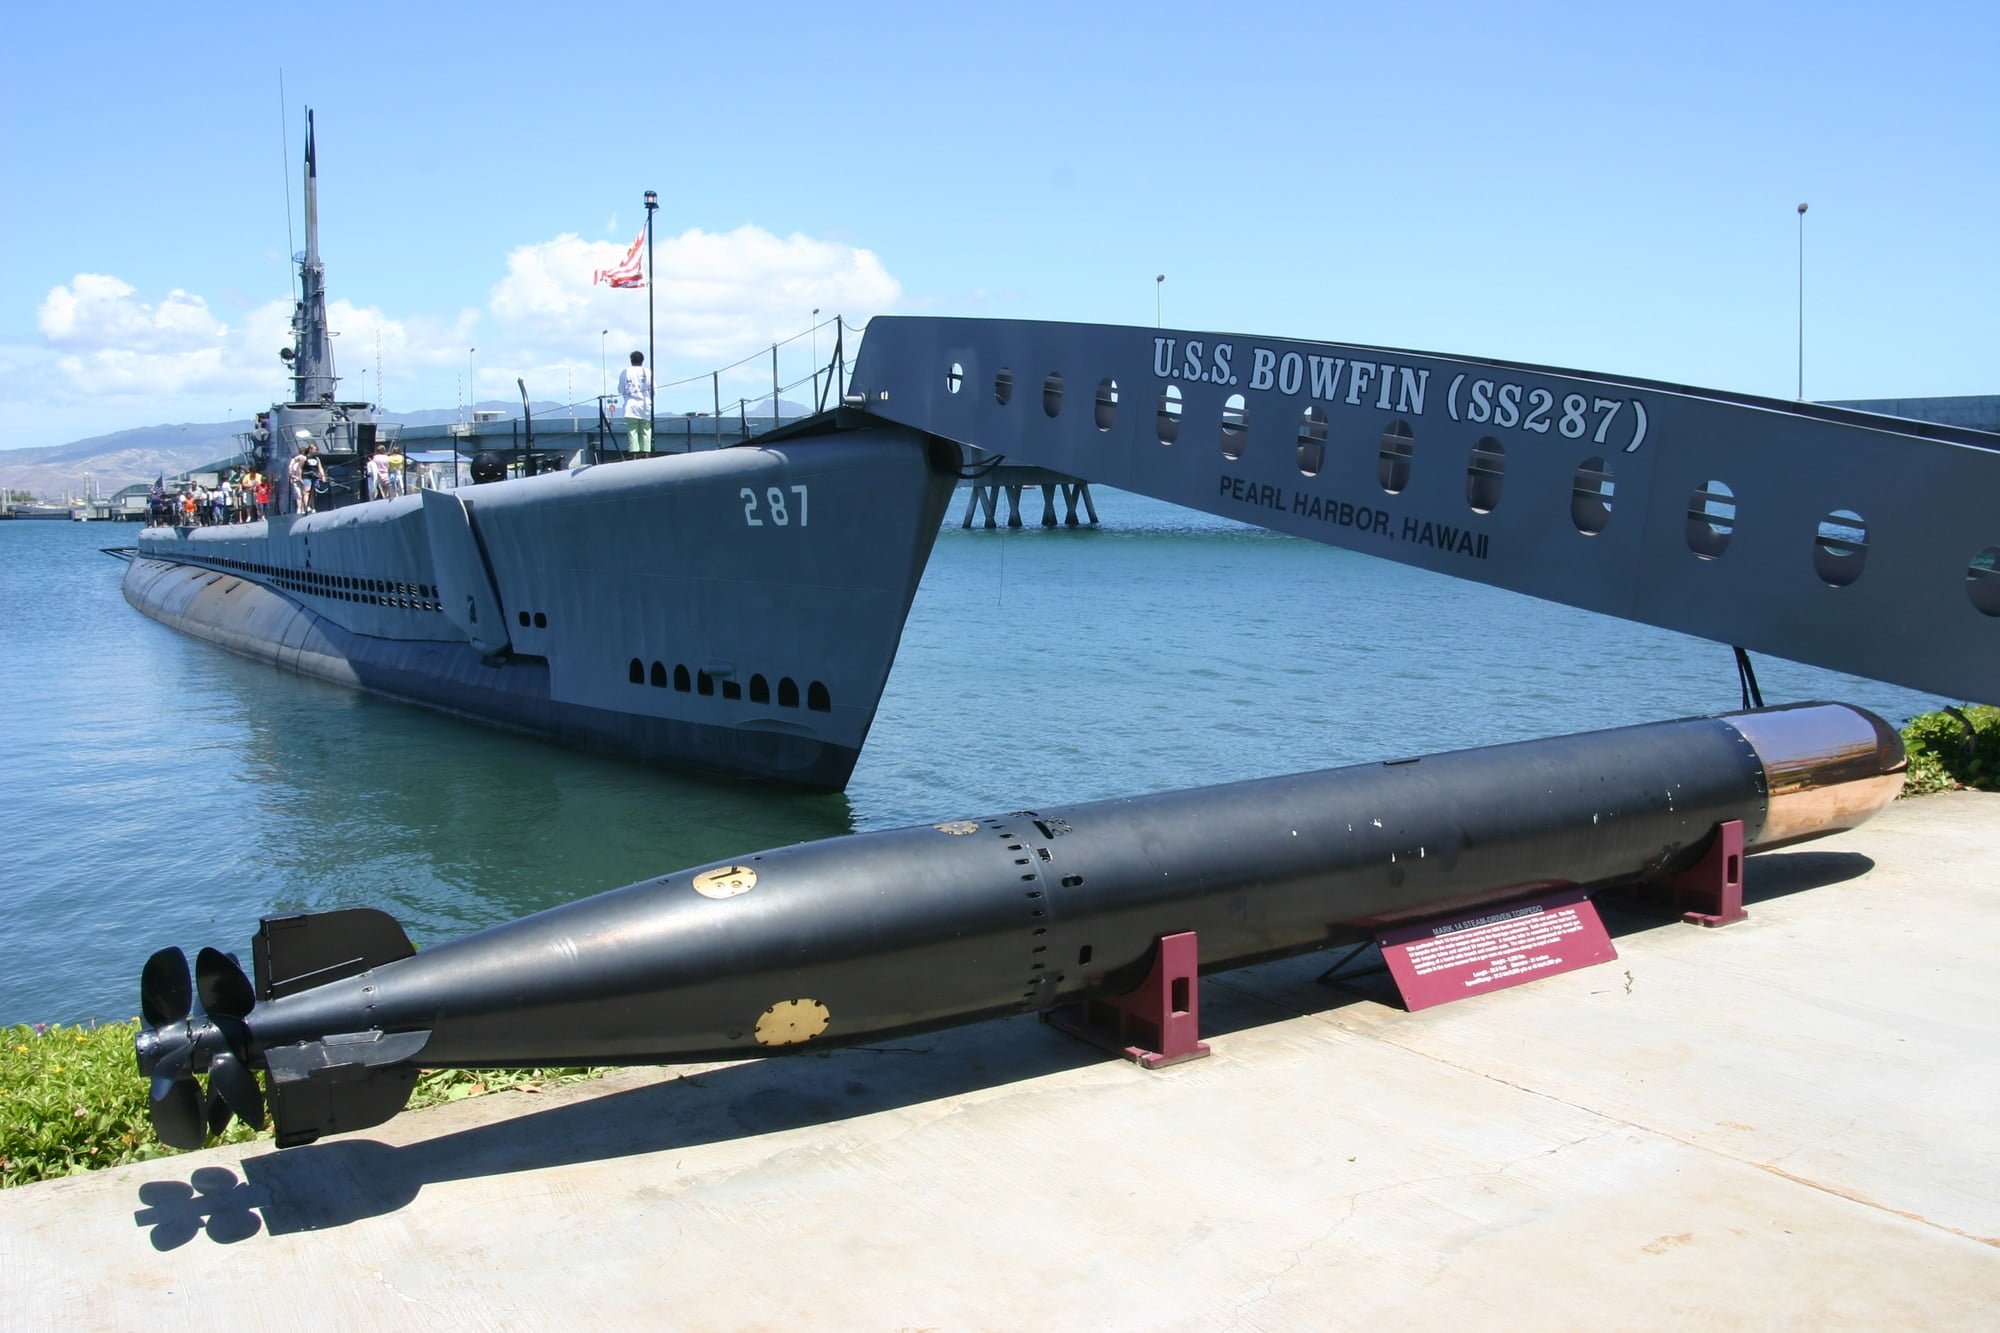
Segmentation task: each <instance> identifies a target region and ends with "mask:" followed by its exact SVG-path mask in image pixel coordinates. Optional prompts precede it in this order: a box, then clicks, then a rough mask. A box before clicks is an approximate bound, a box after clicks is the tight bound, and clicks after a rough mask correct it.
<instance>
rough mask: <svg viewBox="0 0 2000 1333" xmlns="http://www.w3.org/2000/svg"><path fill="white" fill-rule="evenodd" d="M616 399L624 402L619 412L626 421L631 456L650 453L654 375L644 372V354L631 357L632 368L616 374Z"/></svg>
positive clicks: (629, 367)
mask: <svg viewBox="0 0 2000 1333" xmlns="http://www.w3.org/2000/svg"><path fill="white" fill-rule="evenodd" d="M618 396H619V397H620V398H623V399H624V400H625V401H624V403H623V405H622V406H621V407H620V408H619V412H620V413H621V414H622V415H623V416H624V418H625V438H626V442H627V445H628V447H629V448H630V450H631V452H633V453H635V454H650V453H652V452H653V374H652V372H651V371H649V370H647V369H646V354H645V353H644V352H634V353H632V364H631V365H629V366H627V367H625V369H623V370H621V371H619V372H618Z"/></svg>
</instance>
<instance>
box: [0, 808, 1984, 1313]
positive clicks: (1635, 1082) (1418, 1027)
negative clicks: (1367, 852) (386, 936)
mask: <svg viewBox="0 0 2000 1333" xmlns="http://www.w3.org/2000/svg"><path fill="white" fill-rule="evenodd" d="M1996 829H2000V795H1995V794H1983V793H1956V794H1952V795H1948V796H1934V797H1926V798H1923V799H1920V800H1915V801H1904V802H1899V803H1897V804H1896V805H1894V806H1893V807H1891V808H1890V809H1889V810H1887V811H1885V812H1884V813H1883V814H1882V815H1880V816H1879V817H1878V818H1876V819H1875V820H1874V821H1873V822H1872V823H1870V824H1868V825H1867V826H1865V827H1863V828H1861V829H1859V830H1857V831H1854V832H1851V833H1846V834H1842V835H1839V836H1837V837H1834V838H1830V839H1826V840H1824V841H1821V842H1816V843H1812V844H1809V845H1806V846H1803V847H1799V848H1795V849H1791V850H1787V851H1780V852H1775V853H1770V854H1766V855H1762V856H1756V857H1752V858H1750V860H1749V862H1748V882H1747V893H1746V899H1747V901H1748V902H1749V903H1750V911H1751V917H1750V920H1749V921H1747V922H1744V923H1742V924H1739V925H1736V926H1732V927H1729V928H1727V929H1724V930H1720V931H1704V930H1700V929H1697V928H1694V927H1690V926H1683V925H1679V924H1672V925H1659V924H1655V923H1654V922H1652V921H1649V920H1645V919H1642V918H1638V917H1628V916H1625V915H1623V914H1620V913H1618V912H1616V911H1607V913H1606V916H1607V921H1608V922H1609V923H1610V924H1611V926H1612V928H1613V931H1614V933H1615V934H1616V935H1617V937H1618V938H1617V944H1618V949H1619V953H1620V957H1619V959H1618V960H1617V961H1616V962H1613V963H1608V964H1605V965H1603V966H1599V967H1595V968H1589V969H1585V970H1583V971H1580V972H1575V973H1571V974H1569V975H1566V976H1559V977H1552V978H1548V979H1545V980H1542V981H1539V982H1537V983H1535V984H1533V985H1528V986H1522V987H1518V988H1515V989H1512V990H1508V991H1503V992H1498V993H1494V994H1489V995H1486V996H1484V997H1481V998H1478V999H1475V1000H1471V1001H1468V1002H1465V1003H1461V1004H1456V1005H1447V1006H1444V1007H1441V1008H1437V1009H1430V1010H1425V1011H1423V1012H1420V1013H1416V1014H1409V1013H1405V1012H1403V1011H1401V1010H1400V1009H1397V1008H1392V1007H1390V1006H1388V1005H1385V1004H1382V1003H1379V1002H1376V1001H1375V1000H1371V999H1368V998H1365V997H1364V996H1363V995H1360V994H1356V993H1353V992H1347V991H1339V990H1331V989H1328V988H1326V987H1323V986H1320V985H1318V984H1316V982H1315V980H1314V978H1315V976H1316V975H1317V974H1318V973H1319V972H1320V971H1321V970H1323V969H1324V968H1325V967H1326V965H1327V964H1328V962H1329V961H1331V958H1330V956H1328V955H1314V956H1309V957H1306V958H1301V959H1293V960H1289V961H1287V962H1282V963H1276V964H1271V965H1267V966H1262V967H1257V968H1251V969H1246V970H1243V971H1238V972H1234V973H1229V974H1226V975H1224V976H1221V977H1219V978H1209V979H1206V980H1205V981H1204V983H1203V996H1202V1001H1203V1003H1202V1008H1203V1018H1204V1025H1203V1026H1204V1029H1205V1035H1206V1036H1207V1038H1208V1039H1209V1040H1210V1042H1211V1044H1212V1046H1213V1049H1214V1054H1213V1055H1212V1056H1211V1057H1210V1058H1209V1059H1206V1060H1200V1061H1196V1062H1193V1063H1191V1064H1187V1065H1182V1066H1179V1067H1176V1068H1173V1069H1168V1070H1165V1071H1162V1072H1160V1073H1153V1074H1148V1073H1144V1072H1141V1071H1140V1070H1138V1069H1136V1068H1134V1067H1132V1066H1130V1065H1127V1064H1124V1063H1122V1062H1118V1061H1113V1060H1109V1059H1107V1058H1105V1057H1102V1056H1101V1055H1099V1054H1098V1053H1096V1052H1095V1051H1093V1050H1091V1049H1089V1048H1086V1047H1084V1046H1082V1045H1081V1044H1079V1043H1077V1042H1075V1041H1073V1040H1071V1039H1070V1038H1068V1037H1065V1036H1063V1035H1061V1034H1060V1033H1057V1032H1055V1031H1054V1030H1052V1029H1050V1028H1047V1027H1045V1026H1043V1025H1041V1024H1039V1023H1037V1022H1035V1021H1033V1020H1031V1019H1010V1020H1005V1021H1001V1022H994V1023H986V1024H981V1025H977V1026H974V1027H969V1028H959V1029H955V1030H950V1031H946V1032H942V1033H936V1034H931V1035H928V1036H924V1037H921V1038H915V1039H909V1040H904V1041H900V1042H898V1043H896V1045H895V1046H893V1047H888V1048H880V1049H853V1050H844V1051H828V1052H824V1053H819V1054H808V1055H804V1056H796V1057H791V1058H788V1059H782V1060H772V1061H767V1062H751V1063H747V1064H740V1065H710V1066H698V1067H681V1068H676V1069H669V1070H662V1071H654V1070H635V1071H625V1072H621V1073H618V1074H615V1075H613V1076H611V1077H609V1078H606V1079H604V1080H602V1081H600V1082H595V1083H589V1084H582V1085H576V1086H572V1087H568V1088H564V1089H560V1090H557V1091H553V1092H549V1093H545V1094H541V1095H538V1096H530V1095H527V1094H521V1093H506V1094H500V1095H497V1096H492V1097H485V1098H478V1099H474V1100H470V1101H465V1102H459V1103H455V1104H453V1105H450V1106H447V1107H442V1108H438V1109H436V1110H431V1111H425V1112H420V1113H415V1114H410V1115H405V1116H402V1117H399V1118H397V1119H395V1120H393V1121H391V1122H389V1123H388V1124H386V1125H384V1126H381V1127H380V1128H379V1129H376V1130H371V1131H367V1132H365V1133H362V1134H359V1135H354V1136H350V1137H348V1138H345V1139H333V1140H329V1141H327V1142H324V1143H321V1144H318V1145H314V1146H312V1147H308V1148H302V1149H297V1150H293V1151H290V1152H286V1153H283V1154H279V1153H275V1152H274V1151H272V1150H271V1149H270V1148H269V1146H268V1145H265V1144H256V1145H242V1146H236V1147H230V1148H215V1149H209V1150H206V1151H203V1152H198V1153H189V1154H184V1155H178V1156H173V1157H169V1158H164V1159H160V1160H157V1161H153V1162H148V1163H144V1164H140V1165H137V1166H132V1167H125V1168H120V1169H117V1170H112V1171H105V1172H99V1173H96V1174H93V1175H89V1176H82V1177H75V1178H72V1179H69V1180H63V1181H54V1182H49V1183H45V1184H42V1185H35V1186H28V1187H25V1188H20V1189H14V1190H8V1191H5V1192H4V1193H0V1275H4V1277H3V1278H0V1284H3V1285H4V1293H5V1300H6V1308H7V1314H6V1322H8V1323H9V1324H18V1325H19V1326H22V1327H42V1328H49V1327H64V1328H131V1327H154V1326H159V1325H162V1324H185V1325H189V1326H193V1325H196V1324H199V1323H203V1322H205V1321H206V1320H207V1317H208V1316H211V1315H212V1314H213V1313H214V1312H216V1311H218V1310H227V1311H229V1312H230V1313H229V1315H228V1316H227V1322H228V1323H230V1324H231V1325H234V1326H256V1327H283V1328H287V1329H295V1328H306V1329H310V1328H328V1329H332V1328H351V1327H357V1326H358V1327H388V1326H402V1325H411V1324H418V1325H421V1326H423V1327H430V1328H455V1327H482V1328H484V1327H496V1326H497V1327H520V1326H533V1325H537V1324H549V1325H553V1324H556V1323H570V1322H576V1321H578V1320H579V1319H582V1320H587V1321H589V1322H593V1323H603V1322H609V1323H612V1324H614V1325H625V1326H637V1325H639V1324H641V1323H647V1324H651V1323H654V1322H664V1323H665V1324H667V1325H669V1326H681V1327H692V1328H778V1327H797V1326H801V1325H805V1326H821V1327H853V1328H877V1327H879V1328H898V1327H912V1326H938V1327H948V1328H1005V1327H1023V1326H1035V1327H1041V1328H1056V1329H1067V1328H1076V1329H1086V1328H1090V1329H1096V1328H1175V1327H1182V1328H1211V1327H1219V1326H1223V1325H1232V1326H1234V1325H1239V1324H1240V1325H1242V1326H1245V1327H1251V1328H1302V1327H1348V1326H1354V1327H1362V1326H1368V1325H1377V1326H1379V1325H1380V1323H1381V1322H1382V1321H1383V1320H1384V1319H1389V1320H1393V1321H1395V1322H1397V1323H1400V1324H1405V1325H1408V1324H1417V1323H1422V1324H1426V1325H1430V1324H1439V1325H1441V1324H1445V1323H1447V1322H1450V1323H1453V1324H1457V1323H1462V1322H1464V1321H1466V1320H1468V1319H1473V1318H1476V1319H1478V1320H1479V1321H1480V1322H1481V1323H1482V1324H1484V1325H1486V1326H1497V1327H1537V1328H1547V1327H1583V1326H1589V1327H1601V1326H1603V1325H1604V1324H1605V1323H1606V1322H1607V1321H1608V1322H1613V1323H1617V1324H1619V1325H1622V1326H1656V1327H1664V1326H1670V1325H1671V1326H1678V1325H1686V1324H1689V1323H1690V1322H1691V1321H1699V1322H1700V1323H1702V1324H1705V1325H1713V1326H1720V1327H1738V1326H1751V1325H1756V1326H1764V1325H1771V1324H1781V1323H1782V1324H1788V1325H1789V1324H1801V1325H1803V1324H1808V1323H1810V1324H1812V1325H1815V1326H1822V1327H1861V1326H1868V1327H1879V1326H1884V1325H1887V1324H1890V1323H1891V1322H1894V1323H1898V1324H1907V1325H1911V1326H1916V1325H1923V1326H1929V1327H1937V1328H1953V1327H1966V1328H1971V1327H1986V1326H1989V1321H1990V1319H1991V1316H1992V1309H1993V1305H1994V1302H1995V1300H1996V1297H2000V1121H1996V1119H1995V1118H1994V1116H1993V1115H1992V1108H1993V1106H1994V1105H1995V1104H2000V1004H1996V1003H1995V1001H1996V999H2000V980H1996V979H1995V972H1994V969H1993V966H1992V963H1993V960H1994V958H1996V957H2000V896H1996V895H1995V894H1994V893H1993V891H1992V887H1991V886H1992V885H1994V884H1995V883H2000V840H1996V839H1995V838H1994V837H1993V836H1992V835H1993V833H1994V832H1995V830H1996Z"/></svg>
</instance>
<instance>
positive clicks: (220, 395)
mask: <svg viewBox="0 0 2000 1333" xmlns="http://www.w3.org/2000/svg"><path fill="white" fill-rule="evenodd" d="M628 244H629V241H619V240H603V241H586V240H583V239H581V238H580V237H578V236H575V235H573V234H567V233H565V234H563V235H560V236H557V237H555V238H554V239H552V240H547V241H540V242H535V243H532V244H527V245H522V246H518V247H516V248H515V249H514V250H513V251H512V252H511V253H510V254H509V255H508V257H507V266H506V272H505V273H504V274H503V275H502V276H501V277H500V278H499V280H498V281H497V282H495V283H494V284H493V286H492V287H491V289H490V290H489V293H488V302H487V305H486V307H485V308H484V309H483V310H482V309H476V308H465V309H457V310H451V309H445V310H433V311H412V312H407V313H405V314H403V315H401V316H397V317H392V316H390V315H389V314H388V313H386V312H385V311H383V310H382V309H380V308H379V307H364V306H356V305H352V304H350V303H348V302H345V301H334V302H332V303H331V305H330V306H329V308H328V320H329V323H330V324H331V326H332V328H333V329H334V330H335V331H337V332H338V334H339V335H340V336H339V337H338V338H337V339H336V340H335V342H334V345H333V346H334V356H335V361H336V364H337V365H338V367H339V369H340V372H341V377H342V392H343V394H344V395H345V396H348V397H352V398H370V399H375V400H377V401H384V402H386V403H387V404H388V405H389V406H390V407H392V408H394V409H398V410H404V409H416V408H434V407H450V406H452V405H453V403H454V401H455V399H456V397H457V395H458V394H459V393H460V391H461V385H462V384H463V381H464V376H465V372H466V370H467V368H468V362H469V361H470V363H471V365H472V368H473V371H474V374H475V378H476V396H477V397H478V398H480V399H481V400H490V399H495V398H505V399H507V400H510V401H511V400H512V399H513V398H514V396H515V394H516V392H517V391H516V388H515V380H516V379H517V378H521V379H525V380H526V381H527V385H528V389H529V391H530V393H532V394H533V396H534V397H536V398H539V399H545V400H546V399H561V398H564V397H566V396H567V397H570V398H573V399H574V398H579V397H580V398H581V399H582V400H583V403H584V406H585V408H586V409H587V408H588V405H589V400H590V397H591V395H593V394H594V393H596V392H597V391H598V389H599V387H600V381H601V379H604V378H607V377H608V374H610V373H615V371H616V369H617V367H618V366H621V365H623V364H624V361H625V353H627V352H628V351H630V350H631V349H632V348H635V347H636V348H644V347H645V345H646V304H647V302H646V293H645V292H644V291H643V290H636V291H633V290H613V289H611V288H608V287H602V286H593V285H592V283H591V275H592V274H593V272H595V271H596V270H598V269H602V268H609V267H611V266H613V265H614V264H616V263H617V262H618V261H619V260H620V259H622V258H623V257H624V254H625V249H626V246H627V245H628ZM655 258H656V260H657V263H658V274H659V285H658V289H657V291H656V292H655V310H656V318H657V347H658V353H659V361H660V376H659V378H660V380H661V381H662V385H663V391H662V396H661V405H662V407H663V409H664V408H672V409H684V408H690V407H693V408H705V407H707V406H708V405H709V402H710V398H711V393H710V390H709V382H708V379H707V376H708V374H709V372H710V371H713V370H719V369H724V368H726V367H727V366H729V364H730V363H732V362H739V361H746V359H747V363H746V364H745V365H743V366H742V367H740V368H739V369H737V370H736V371H734V372H726V373H725V374H724V375H723V384H722V387H723V396H724V406H725V410H727V407H728V404H729V403H730V402H733V401H734V400H735V398H736V397H737V396H738V394H745V395H750V396H757V395H760V394H762V393H768V392H769V390H770V383H771V371H770V358H769V354H768V349H769V348H770V347H771V345H772V344H773V343H779V344H781V350H780V362H781V365H780V371H781V380H782V382H783V383H784V384H785V385H786V386H787V388H786V390H785V391H786V393H787V395H788V396H790V397H793V398H800V399H802V398H804V397H805V396H807V395H806V393H804V392H802V391H796V390H794V389H793V388H792V387H791V386H794V385H798V384H801V383H809V382H810V378H811V373H812V369H813V365H812V363H813V360H814V357H813V355H812V352H813V351H814V350H816V351H817V353H818V354H819V357H820V358H822V359H824V358H825V357H826V356H827V355H829V354H830V353H831V350H832V339H833V331H832V329H831V328H826V329H823V330H822V331H821V332H820V334H819V336H818V338H817V340H815V339H814V338H813V337H812V335H810V334H807V333H806V330H807V328H808V325H809V323H810V320H811V313H812V311H813V309H814V308H815V307H817V308H818V309H820V310H822V311H823V312H824V313H823V314H822V315H821V317H820V318H821V319H822V320H826V321H830V320H831V319H832V318H833V316H834V315H835V314H836V313H845V314H847V315H849V316H850V317H851V318H853V319H854V320H855V321H856V322H859V321H860V320H862V319H865V318H866V317H867V316H870V315H872V314H874V313H876V312H877V311H879V310H883V309H888V308H893V307H894V306H895V305H896V304H898V302H899V301H900V300H901V296H902V288H901V286H900V284H899V283H898V282H897V281H896V279H895V278H894V277H893V276H891V275H890V273H889V272H888V271H887V269H885V268H884V267H883V265H882V262H881V260H880V259H879V258H878V257H877V256H876V255H875V254H874V253H873V252H871V251H869V250H865V249H861V248H858V247H855V246H852V245H847V244H843V243H840V242H835V241H825V240H819V239H816V238H813V237H809V236H804V235H800V234H793V235H790V236H777V235H774V234H773V233H771V232H768V231H765V230H764V229H763V228H761V227H755V226H748V225H746V226H742V227H738V228H736V229H735V230H733V231H730V232H723V233H717V232H706V231H701V230H690V231H686V232H683V233H681V234H680V235H677V236H661V237H658V238H657V239H656V242H655ZM37 315H38V319H37V324H38V329H39V332H40V334H41V339H42V341H41V344H40V345H39V346H28V345H23V346H19V347H16V348H13V349H11V351H9V352H7V354H6V355H4V356H0V402H6V403H10V404H12V405H13V406H14V408H15V410H16V411H17V413H22V412H25V413H29V414H31V415H33V416H35V417H36V418H38V419H42V420H47V421H49V422H52V423H62V424H60V425H52V426H49V427H45V428H44V429H47V430H50V431H58V430H62V429H65V428H66V426H67V423H68V422H69V421H71V420H78V421H81V420H85V419H87V420H88V422H89V424H90V425H91V426H92V427H103V428H116V427H118V426H122V425H135V424H140V423H142V422H154V421H163V420H203V419H211V420H212V419H217V418H220V417H222V416H223V415H225V413H234V414H235V415H239V416H240V415H244V414H247V413H249V412H251V411H254V410H256V409H258V408H261V407H262V406H263V405H265V404H266V403H269V402H270V401H272V400H273V399H276V398H280V397H282V396H283V395H284V394H285V392H286V390H287V386H288V381H287V379H286V371H285V367H284V365H283V363H282V362H281V361H280V360H279V359H278V356H277V352H278V349H279V348H280V347H285V346H289V345H290V343H291V341H292V335H291V319H292V307H291V303H290V301H289V300H278V301H271V302H267V303H265V304H263V305H259V306H255V307H252V308H250V309H247V310H243V311H241V312H239V313H235V314H233V315H232V317H231V318H230V319H229V320H227V321H225V320H223V319H221V318H219V317H218V315H217V314H216V312H215V311H214V310H212V309H211V308H210V306H209V303H208V300H207V299H206V298H205V297H203V296H201V295H199V294H197V293H193V292H189V291H186V290H183V289H179V288H176V289H173V290H171V291H168V292H167V293H166V294H165V295H163V296H161V295H152V294H146V293H141V292H139V291H138V290H137V289H135V288H134V287H133V286H132V285H131V284H130V283H128V282H125V281H124V280H122V279H120V278H118V277H116V276H114V275H111V274H103V273H79V274H77V275H75V276H74V277H73V278H72V279H71V280H70V281H69V282H67V283H65V284H62V285H59V286H56V287H53V288H51V289H50V290H49V292H48V295H47V296H46V297H45V298H44V299H43V301H42V303H41V305H40V307H39V310H38V312H37ZM378 339H379V350H380V357H379V364H380V367H381V372H382V377H383V378H384V379H385V380H386V381H387V383H386V386H385V385H384V384H381V383H378V382H377V378H376V367H377V364H378V357H377V350H378ZM472 347H477V348H478V351H477V353H476V354H474V355H472V356H469V355H468V350H467V349H468V348H472ZM680 380H685V381H690V383H688V384H687V385H686V386H685V387H684V388H682V389H679V390H676V389H673V388H671V387H669V386H672V385H673V384H674V383H675V382H676V381H680ZM17 419H18V418H17ZM56 438H62V437H61V436H59V435H58V436H57V437H56ZM51 442H54V441H53V440H52V441H51Z"/></svg>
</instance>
